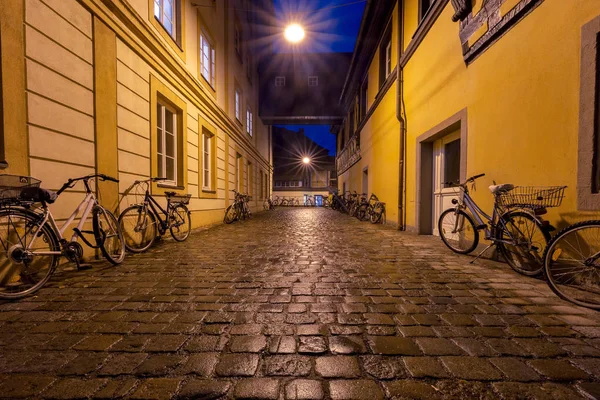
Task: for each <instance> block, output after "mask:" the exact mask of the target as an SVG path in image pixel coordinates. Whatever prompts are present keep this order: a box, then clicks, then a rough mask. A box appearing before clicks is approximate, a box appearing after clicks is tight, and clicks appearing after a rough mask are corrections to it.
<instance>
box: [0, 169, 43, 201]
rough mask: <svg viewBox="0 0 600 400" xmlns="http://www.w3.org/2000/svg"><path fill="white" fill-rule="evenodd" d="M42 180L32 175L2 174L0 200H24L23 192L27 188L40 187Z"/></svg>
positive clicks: (0, 177)
mask: <svg viewBox="0 0 600 400" xmlns="http://www.w3.org/2000/svg"><path fill="white" fill-rule="evenodd" d="M40 183H41V181H40V180H39V179H35V178H32V177H30V176H20V175H8V174H3V175H0V201H8V200H23V198H22V197H21V192H22V191H23V189H26V188H39V187H40Z"/></svg>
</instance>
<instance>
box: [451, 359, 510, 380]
mask: <svg viewBox="0 0 600 400" xmlns="http://www.w3.org/2000/svg"><path fill="white" fill-rule="evenodd" d="M441 360H442V362H443V363H444V365H445V366H446V368H448V370H449V371H450V373H451V374H452V375H454V376H456V377H457V378H459V379H465V380H481V381H487V380H490V381H493V380H498V379H501V378H502V374H501V373H500V372H499V371H498V370H497V369H496V368H494V367H493V366H492V365H491V364H490V363H489V361H487V360H486V359H483V358H476V357H441Z"/></svg>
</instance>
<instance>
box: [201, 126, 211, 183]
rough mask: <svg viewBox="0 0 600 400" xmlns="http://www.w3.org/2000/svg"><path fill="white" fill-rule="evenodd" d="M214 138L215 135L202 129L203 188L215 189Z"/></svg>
mask: <svg viewBox="0 0 600 400" xmlns="http://www.w3.org/2000/svg"><path fill="white" fill-rule="evenodd" d="M213 140H214V135H213V134H212V133H210V132H208V131H207V130H206V129H203V130H202V190H203V191H212V190H213V185H214V182H213V177H212V175H213V165H212V164H213Z"/></svg>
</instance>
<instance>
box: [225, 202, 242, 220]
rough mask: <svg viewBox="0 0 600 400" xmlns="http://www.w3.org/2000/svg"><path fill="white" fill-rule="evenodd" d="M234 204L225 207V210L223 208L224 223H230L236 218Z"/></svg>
mask: <svg viewBox="0 0 600 400" xmlns="http://www.w3.org/2000/svg"><path fill="white" fill-rule="evenodd" d="M234 205H235V204H232V205H230V206H229V207H227V210H225V216H224V217H223V222H225V223H226V224H231V223H232V222H233V221H235V220H236V219H238V215H237V207H234Z"/></svg>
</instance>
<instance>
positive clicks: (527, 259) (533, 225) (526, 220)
mask: <svg viewBox="0 0 600 400" xmlns="http://www.w3.org/2000/svg"><path fill="white" fill-rule="evenodd" d="M501 218H502V220H503V221H504V224H505V226H506V230H504V229H502V228H501V227H500V226H499V227H498V229H497V234H496V238H497V239H498V240H499V242H498V249H499V250H500V252H501V253H502V255H503V256H504V259H505V260H506V262H507V263H508V265H510V267H511V268H512V269H514V270H515V271H517V272H518V273H520V274H523V275H527V276H535V275H539V274H541V273H542V270H543V269H544V258H543V257H544V251H545V250H546V245H547V243H548V241H549V240H550V234H549V233H548V232H547V231H546V230H545V229H544V228H543V226H542V224H541V222H540V221H539V220H538V219H537V218H535V217H534V216H532V215H531V214H529V213H528V212H525V211H513V212H508V213H506V214H504V215H502V217H501ZM506 242H509V243H506Z"/></svg>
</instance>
